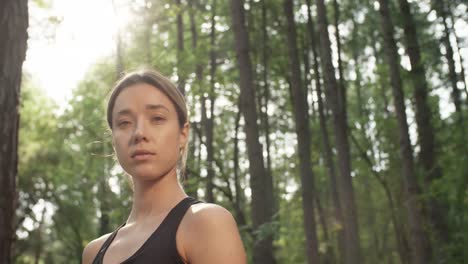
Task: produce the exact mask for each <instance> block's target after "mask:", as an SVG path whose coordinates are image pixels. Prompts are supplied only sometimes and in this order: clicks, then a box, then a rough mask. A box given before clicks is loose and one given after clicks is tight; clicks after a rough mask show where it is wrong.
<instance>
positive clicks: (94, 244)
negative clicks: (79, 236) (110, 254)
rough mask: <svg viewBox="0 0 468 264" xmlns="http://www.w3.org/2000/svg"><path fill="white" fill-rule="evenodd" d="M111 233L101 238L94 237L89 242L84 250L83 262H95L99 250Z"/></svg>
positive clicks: (84, 263) (86, 263)
mask: <svg viewBox="0 0 468 264" xmlns="http://www.w3.org/2000/svg"><path fill="white" fill-rule="evenodd" d="M110 235H111V233H109V234H105V235H103V236H101V237H99V238H96V239H94V240H93V241H91V242H89V243H88V245H86V247H85V248H84V250H83V256H82V264H91V263H93V260H94V258H95V257H96V255H97V253H98V251H99V250H100V249H101V247H102V245H103V244H104V242H105V241H106V240H107V238H109V236H110Z"/></svg>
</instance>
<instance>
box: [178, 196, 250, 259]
mask: <svg viewBox="0 0 468 264" xmlns="http://www.w3.org/2000/svg"><path fill="white" fill-rule="evenodd" d="M180 228H181V231H182V232H181V233H183V239H182V240H183V250H184V253H185V254H184V255H185V256H186V258H187V260H188V261H189V262H190V263H192V264H198V263H246V256H245V250H244V246H243V244H242V240H241V238H240V235H239V231H238V228H237V224H236V221H235V220H234V217H233V216H232V214H231V213H230V212H229V211H228V210H226V209H225V208H223V207H221V206H219V205H216V204H210V203H201V204H194V205H192V206H191V207H190V209H189V210H188V211H187V213H186V215H185V217H184V220H183V222H182V225H181V226H180ZM201 241H203V243H200V242H201Z"/></svg>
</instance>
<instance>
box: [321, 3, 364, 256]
mask: <svg viewBox="0 0 468 264" xmlns="http://www.w3.org/2000/svg"><path fill="white" fill-rule="evenodd" d="M316 3H317V18H318V27H319V36H320V61H321V65H322V72H323V76H324V84H325V88H326V97H327V104H328V105H329V106H330V108H331V110H332V115H333V127H334V134H335V140H336V148H337V150H338V163H339V164H340V165H339V169H340V177H339V179H338V190H339V199H340V204H341V206H342V211H343V227H344V234H345V245H346V247H345V254H344V256H343V258H342V259H343V260H344V261H345V263H350V264H357V263H361V262H362V257H361V247H360V242H359V231H358V224H357V213H356V205H355V200H354V189H353V184H352V178H351V160H350V150H349V139H348V127H347V120H346V108H345V106H344V104H343V103H344V101H343V100H342V97H340V91H339V90H340V87H339V86H338V83H337V81H336V78H335V69H334V67H333V63H332V59H331V49H330V39H329V35H328V29H327V26H328V22H327V16H326V13H327V11H326V7H325V3H324V0H317V1H316Z"/></svg>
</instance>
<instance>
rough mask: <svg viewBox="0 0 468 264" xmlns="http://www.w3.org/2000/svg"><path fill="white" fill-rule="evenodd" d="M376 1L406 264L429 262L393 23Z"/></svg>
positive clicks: (386, 9) (384, 6) (386, 6)
mask: <svg viewBox="0 0 468 264" xmlns="http://www.w3.org/2000/svg"><path fill="white" fill-rule="evenodd" d="M379 3H380V9H379V10H380V18H381V26H382V35H383V38H384V49H385V55H386V58H387V63H388V65H389V71H390V83H391V86H392V92H393V100H394V105H395V111H396V116H397V122H398V134H399V139H400V158H401V162H402V176H403V180H404V185H405V196H406V199H407V201H406V209H407V216H408V228H409V240H410V247H411V261H410V263H415V264H423V263H430V259H431V248H430V244H429V239H428V236H427V234H426V232H425V230H424V217H423V211H422V210H423V208H422V203H421V200H420V195H421V190H420V187H419V184H418V182H417V178H416V174H415V169H414V161H413V150H412V146H411V141H410V137H409V132H408V123H407V119H406V112H405V102H404V100H405V98H404V93H403V87H402V81H401V76H400V65H399V61H398V58H399V56H398V51H397V46H396V42H395V39H394V37H393V22H392V19H391V17H390V10H389V3H388V1H387V0H379Z"/></svg>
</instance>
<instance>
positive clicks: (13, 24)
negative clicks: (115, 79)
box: [0, 0, 28, 263]
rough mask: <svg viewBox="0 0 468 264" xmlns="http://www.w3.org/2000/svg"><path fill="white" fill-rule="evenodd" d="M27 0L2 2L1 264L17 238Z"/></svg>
mask: <svg viewBox="0 0 468 264" xmlns="http://www.w3.org/2000/svg"><path fill="white" fill-rule="evenodd" d="M27 28H28V2H27V0H19V1H16V0H6V1H2V2H1V3H0V35H1V36H2V37H1V39H0V124H2V125H1V126H2V128H1V129H0V135H1V139H0V193H2V195H1V198H0V262H1V263H10V262H11V261H12V246H13V244H14V236H15V228H14V226H15V225H14V223H15V209H16V199H17V192H16V174H17V164H18V126H19V98H20V85H21V75H22V65H23V61H24V59H25V56H26V42H27V39H28V34H27Z"/></svg>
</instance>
